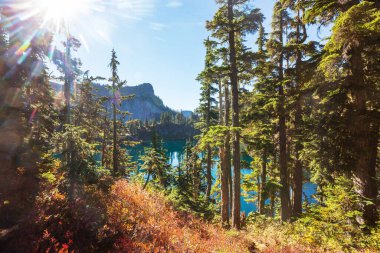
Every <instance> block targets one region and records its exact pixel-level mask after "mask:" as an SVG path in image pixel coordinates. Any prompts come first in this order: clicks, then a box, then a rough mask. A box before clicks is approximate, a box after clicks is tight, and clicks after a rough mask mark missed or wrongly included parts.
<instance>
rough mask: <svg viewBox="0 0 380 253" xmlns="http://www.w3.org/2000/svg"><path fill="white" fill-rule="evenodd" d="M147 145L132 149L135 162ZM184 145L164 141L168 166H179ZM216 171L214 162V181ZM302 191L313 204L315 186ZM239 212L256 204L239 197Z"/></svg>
mask: <svg viewBox="0 0 380 253" xmlns="http://www.w3.org/2000/svg"><path fill="white" fill-rule="evenodd" d="M148 145H149V144H142V145H138V146H136V147H133V148H132V149H131V150H130V155H131V156H132V157H133V159H134V160H135V161H137V160H138V159H139V157H140V156H141V155H142V154H143V153H144V146H145V147H146V146H148ZM185 145H186V141H166V142H164V148H165V150H166V152H167V153H166V154H167V156H168V157H169V159H170V164H171V165H172V166H173V167H177V166H179V164H180V162H181V161H182V157H183V151H184V148H185ZM243 159H244V160H246V161H247V162H250V157H248V156H244V157H243ZM217 160H218V157H215V158H214V161H217ZM216 171H217V162H214V164H213V173H212V174H213V178H214V179H215V176H216ZM251 171H252V170H250V169H244V168H243V169H242V175H245V174H249V173H251ZM303 191H304V192H305V195H306V196H307V198H308V202H309V203H310V202H314V199H313V198H312V195H313V194H315V192H316V186H315V185H314V184H312V183H305V184H304V185H303ZM241 211H244V212H245V213H246V214H248V213H249V212H252V211H256V203H252V202H246V201H245V200H244V198H243V197H241Z"/></svg>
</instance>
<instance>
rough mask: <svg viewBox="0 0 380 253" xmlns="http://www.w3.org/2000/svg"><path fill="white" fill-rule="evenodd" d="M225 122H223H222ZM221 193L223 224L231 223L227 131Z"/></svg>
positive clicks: (226, 94) (226, 116)
mask: <svg viewBox="0 0 380 253" xmlns="http://www.w3.org/2000/svg"><path fill="white" fill-rule="evenodd" d="M224 104H225V111H224V120H223V121H224V124H225V125H226V126H229V121H230V120H229V116H230V99H229V88H228V82H225V84H224ZM222 123H223V122H222ZM221 159H222V160H221V161H222V162H221V169H222V173H221V174H222V175H221V195H222V210H221V213H222V224H223V225H225V226H226V225H228V224H229V213H230V212H229V210H230V200H231V198H230V192H229V178H230V173H231V157H230V134H229V132H227V133H226V138H225V140H224V146H223V156H222V157H221Z"/></svg>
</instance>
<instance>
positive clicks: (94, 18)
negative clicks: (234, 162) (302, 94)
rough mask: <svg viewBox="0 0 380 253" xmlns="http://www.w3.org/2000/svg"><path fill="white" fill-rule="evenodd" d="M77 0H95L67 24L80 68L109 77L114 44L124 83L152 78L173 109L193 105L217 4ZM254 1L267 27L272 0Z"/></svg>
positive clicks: (210, 0)
mask: <svg viewBox="0 0 380 253" xmlns="http://www.w3.org/2000/svg"><path fill="white" fill-rule="evenodd" d="M82 1H90V2H92V1H95V3H99V4H98V5H97V4H93V8H92V10H91V13H90V12H89V13H83V15H81V16H79V17H77V18H76V19H75V20H72V21H71V24H70V30H71V32H72V33H73V34H74V35H75V36H77V37H78V38H79V39H80V40H81V41H82V44H83V46H82V48H81V49H80V50H79V51H78V54H77V55H78V56H79V57H80V58H81V60H82V62H83V70H90V74H91V75H94V76H97V75H100V76H103V77H109V75H110V71H109V68H108V67H107V65H108V63H109V60H110V55H111V49H112V48H114V49H115V50H116V52H117V54H118V57H119V61H120V63H121V65H120V68H119V75H120V77H121V78H122V79H123V80H127V81H128V85H137V84H141V83H144V82H149V83H152V84H153V86H154V88H155V91H156V94H157V95H158V96H160V97H161V98H162V100H163V101H164V103H165V104H166V105H168V106H169V107H171V108H173V109H176V110H181V109H183V110H194V109H195V108H196V107H197V106H198V100H199V87H200V84H199V83H198V82H197V81H195V78H196V77H197V75H198V73H199V72H200V71H201V70H202V69H203V67H204V56H205V49H204V46H203V40H204V39H205V38H207V36H208V32H207V31H206V29H205V22H206V20H210V19H211V18H212V17H213V15H214V13H215V11H216V9H217V5H216V3H215V1H214V0H107V1H105V0H82ZM253 3H254V5H255V7H256V8H260V9H261V10H262V13H263V14H264V16H265V17H266V20H265V27H266V30H267V31H268V32H269V30H270V21H271V16H272V8H273V3H274V1H273V0H256V1H253ZM312 36H313V35H312ZM252 43H253V42H252ZM252 46H254V45H252Z"/></svg>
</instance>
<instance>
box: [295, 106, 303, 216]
mask: <svg viewBox="0 0 380 253" xmlns="http://www.w3.org/2000/svg"><path fill="white" fill-rule="evenodd" d="M300 107H301V106H300V105H299V101H298V103H297V108H296V116H295V125H296V126H295V130H296V134H300V129H299V128H300V127H299V125H300V122H301V108H300ZM301 149H302V144H301V141H300V140H299V137H297V138H296V144H295V148H294V155H295V165H294V171H293V217H295V218H298V217H300V216H301V214H302V183H303V171H302V162H301V159H300V151H301Z"/></svg>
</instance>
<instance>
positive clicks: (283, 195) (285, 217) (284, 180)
mask: <svg viewBox="0 0 380 253" xmlns="http://www.w3.org/2000/svg"><path fill="white" fill-rule="evenodd" d="M280 15H281V17H280V43H281V45H283V43H284V42H283V41H284V39H283V30H284V24H283V18H282V16H283V11H280ZM283 66H284V52H280V59H279V80H278V81H279V86H278V94H279V102H278V112H279V136H280V183H281V189H280V199H281V220H282V221H289V220H290V216H291V204H290V192H289V172H288V161H287V154H286V116H285V94H284V86H283V81H284V67H283Z"/></svg>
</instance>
